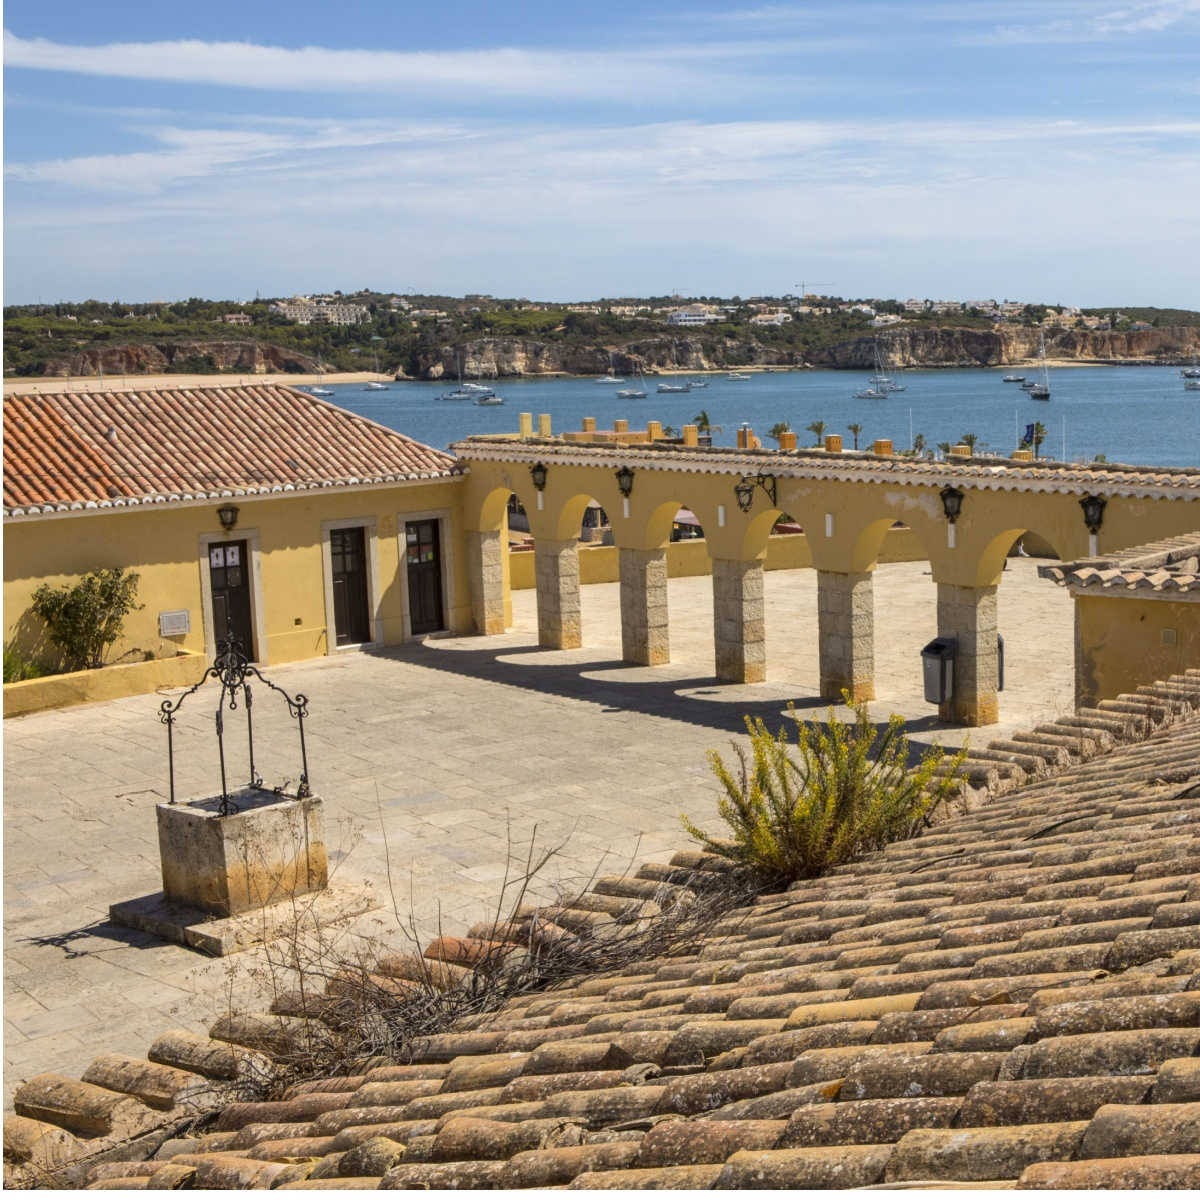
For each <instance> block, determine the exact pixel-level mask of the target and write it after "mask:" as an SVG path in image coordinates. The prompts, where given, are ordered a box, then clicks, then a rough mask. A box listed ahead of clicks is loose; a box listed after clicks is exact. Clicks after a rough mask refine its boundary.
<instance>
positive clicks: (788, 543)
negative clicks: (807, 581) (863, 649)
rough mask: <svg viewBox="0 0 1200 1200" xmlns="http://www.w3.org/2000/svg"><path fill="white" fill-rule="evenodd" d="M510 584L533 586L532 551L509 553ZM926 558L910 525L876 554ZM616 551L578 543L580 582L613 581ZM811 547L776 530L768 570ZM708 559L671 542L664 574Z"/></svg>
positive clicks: (803, 563)
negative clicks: (777, 532) (909, 527)
mask: <svg viewBox="0 0 1200 1200" xmlns="http://www.w3.org/2000/svg"><path fill="white" fill-rule="evenodd" d="M507 557H508V561H509V571H510V573H511V579H512V583H511V587H512V589H513V590H514V591H520V590H522V589H523V588H531V587H533V586H534V572H533V553H532V551H529V550H518V551H516V552H515V553H512V554H509V555H508V556H507ZM925 558H926V555H925V552H924V550H923V549H922V548H921V543H920V542H919V541H918V540H917V538H916V537H914V536H913V533H912V530H911V529H891V530H889V531H888V534H887V537H886V538H885V539H884V544H883V549H882V550H881V551H880V554H879V561H880V562H920V561H922V560H924V559H925ZM618 559H619V553H618V550H617V547H616V546H580V547H579V581H580V583H616V582H617V580H618V579H619V578H620V574H621V573H620V566H619V562H618ZM812 565H813V563H812V551H811V549H810V548H809V545H808V537H807V536H806V535H805V534H803V533H780V534H776V535H774V536H773V537H772V538H771V540H770V541H769V542H767V561H766V564H765V569H766V570H768V571H794V570H796V569H798V568H800V567H811V566H812ZM711 574H712V560H711V559H710V558H709V555H708V543H707V542H706V541H705V540H704V539H703V538H692V539H689V540H687V541H682V542H671V543H670V544H669V545H668V546H667V575H668V577H669V578H671V579H680V578H682V577H684V576H687V575H711ZM506 619H507V620H508V622H509V623H510V624H511V623H512V615H511V613H510V614H508V616H507V618H506Z"/></svg>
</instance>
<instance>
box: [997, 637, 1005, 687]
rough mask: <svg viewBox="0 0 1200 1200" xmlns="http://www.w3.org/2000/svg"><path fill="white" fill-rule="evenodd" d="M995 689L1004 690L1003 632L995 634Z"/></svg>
mask: <svg viewBox="0 0 1200 1200" xmlns="http://www.w3.org/2000/svg"><path fill="white" fill-rule="evenodd" d="M996 691H998V692H1002V691H1004V634H1002V633H998V634H996Z"/></svg>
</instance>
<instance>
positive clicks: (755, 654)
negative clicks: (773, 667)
mask: <svg viewBox="0 0 1200 1200" xmlns="http://www.w3.org/2000/svg"><path fill="white" fill-rule="evenodd" d="M712 582H713V633H714V640H715V642H716V659H717V678H718V679H722V680H725V681H726V682H727V683H761V682H762V681H763V680H764V679H766V677H767V631H766V620H765V616H764V610H763V564H762V560H761V559H751V560H749V561H745V560H742V559H731V558H714V559H713V560H712Z"/></svg>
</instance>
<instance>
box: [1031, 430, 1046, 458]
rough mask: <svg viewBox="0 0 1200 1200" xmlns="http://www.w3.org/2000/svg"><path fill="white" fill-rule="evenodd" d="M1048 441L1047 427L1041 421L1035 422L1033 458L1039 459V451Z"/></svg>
mask: <svg viewBox="0 0 1200 1200" xmlns="http://www.w3.org/2000/svg"><path fill="white" fill-rule="evenodd" d="M1045 440H1046V427H1045V425H1043V424H1042V423H1041V421H1035V422H1034V424H1033V457H1034V458H1037V457H1038V451H1039V450H1040V449H1041V445H1042V443H1043V442H1044V441H1045Z"/></svg>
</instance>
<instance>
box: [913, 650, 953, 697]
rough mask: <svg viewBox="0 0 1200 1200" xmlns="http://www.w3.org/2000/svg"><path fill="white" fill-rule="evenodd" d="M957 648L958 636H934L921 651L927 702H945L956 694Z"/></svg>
mask: <svg viewBox="0 0 1200 1200" xmlns="http://www.w3.org/2000/svg"><path fill="white" fill-rule="evenodd" d="M957 649H958V639H957V638H934V639H933V641H932V642H930V643H929V645H927V646H926V647H925V648H924V649H923V650H922V651H921V666H922V668H923V670H924V673H925V700H926V702H927V703H929V704H945V703H946V701H947V700H949V699H950V698H951V697H952V696H953V695H954V654H955V651H956V650H957Z"/></svg>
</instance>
